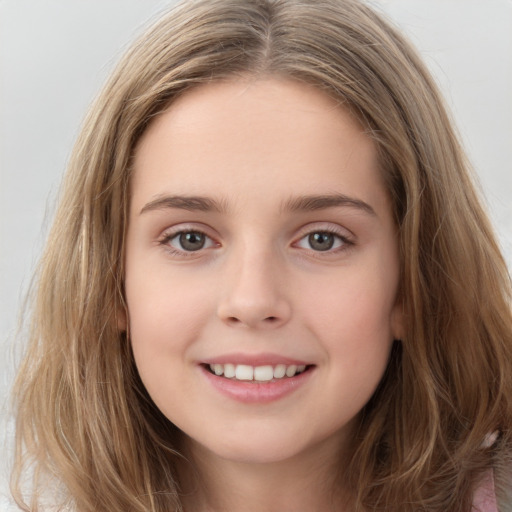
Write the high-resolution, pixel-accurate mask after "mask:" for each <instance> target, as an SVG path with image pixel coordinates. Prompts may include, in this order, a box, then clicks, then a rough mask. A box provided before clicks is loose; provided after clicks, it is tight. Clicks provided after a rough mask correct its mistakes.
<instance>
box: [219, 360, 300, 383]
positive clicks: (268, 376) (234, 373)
mask: <svg viewBox="0 0 512 512" xmlns="http://www.w3.org/2000/svg"><path fill="white" fill-rule="evenodd" d="M305 369H306V365H304V364H302V365H298V366H297V365H295V364H290V365H285V364H278V365H276V366H270V365H266V366H249V365H246V364H237V365H234V364H217V363H216V364H211V365H210V370H211V371H212V372H213V373H214V374H215V375H217V376H219V377H220V376H224V377H226V378H227V379H233V378H235V379H237V380H254V381H258V382H268V381H270V380H272V379H282V378H284V377H285V376H286V377H293V376H295V375H297V374H299V373H302V372H303V371H304V370H305Z"/></svg>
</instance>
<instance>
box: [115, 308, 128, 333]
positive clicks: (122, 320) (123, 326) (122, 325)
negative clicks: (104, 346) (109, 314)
mask: <svg viewBox="0 0 512 512" xmlns="http://www.w3.org/2000/svg"><path fill="white" fill-rule="evenodd" d="M115 321H116V324H117V330H118V331H120V332H126V331H127V330H128V312H127V311H126V307H125V306H122V305H121V306H119V307H118V308H117V309H116V318H115Z"/></svg>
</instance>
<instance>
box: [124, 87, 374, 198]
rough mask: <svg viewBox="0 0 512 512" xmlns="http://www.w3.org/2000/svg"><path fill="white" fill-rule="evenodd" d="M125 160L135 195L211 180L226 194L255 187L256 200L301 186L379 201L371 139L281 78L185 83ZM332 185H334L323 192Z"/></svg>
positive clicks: (314, 95) (192, 187) (201, 188)
mask: <svg viewBox="0 0 512 512" xmlns="http://www.w3.org/2000/svg"><path fill="white" fill-rule="evenodd" d="M134 163H135V165H134V170H135V175H134V177H133V183H132V195H133V199H134V201H136V202H137V201H139V200H148V199H150V197H151V196H155V195H158V194H163V193H173V194H200V195H204V194H205V192H209V191H212V190H216V187H217V191H218V192H220V193H223V194H226V195H231V196H232V197H234V196H236V195H237V194H240V195H241V196H244V195H251V190H252V191H253V192H255V191H256V190H258V191H259V192H261V193H262V194H263V195H264V197H262V200H263V199H270V198H271V197H272V196H273V195H274V194H279V193H280V191H281V192H282V191H283V190H286V191H287V193H289V194H290V195H293V194H294V193H297V194H299V193H304V191H305V190H307V192H308V193H311V194H315V193H318V194H325V193H330V192H332V193H335V192H341V193H346V192H350V193H352V194H356V195H361V194H363V195H365V196H366V197H365V198H364V199H365V200H372V201H382V196H383V189H384V186H383V180H382V178H381V173H380V169H379V162H378V157H377V151H376V147H375V144H374V142H373V141H372V140H371V138H370V137H368V136H367V135H366V134H365V133H364V131H363V129H362V128H361V125H360V123H359V122H358V120H357V119H356V118H355V117H354V116H353V114H351V113H350V111H349V110H348V109H347V108H346V107H344V106H343V105H341V104H340V103H338V102H336V101H335V100H334V99H332V98H331V97H329V96H328V95H327V94H325V93H323V92H322V91H320V90H319V89H317V88H314V87H312V86H310V85H306V84H303V83H299V82H295V81H291V80H277V79H269V80H254V81H248V80H233V81H228V82H216V83H212V84H208V85H204V86H200V87H197V88H194V89H192V90H191V91H189V92H187V93H185V94H184V95H183V96H181V97H180V98H179V99H177V100H176V101H175V102H174V103H173V104H172V105H171V106H170V107H169V108H168V109H167V110H166V111H165V112H164V113H162V114H161V115H159V116H158V117H157V118H156V119H155V120H154V121H153V123H152V124H151V125H150V127H149V128H148V130H147V131H146V132H145V134H144V135H143V137H142V138H141V140H140V141H139V144H138V146H137V148H136V153H135V161H134ZM219 182H220V183H221V184H222V187H221V189H222V190H218V183H219ZM338 185H340V186H341V187H342V188H343V189H344V190H333V189H334V188H336V187H338ZM164 189H165V190H164ZM139 196H140V197H139ZM142 196H144V197H142ZM377 196H378V197H377ZM276 199H277V198H276Z"/></svg>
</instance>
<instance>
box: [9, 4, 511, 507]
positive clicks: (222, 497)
mask: <svg viewBox="0 0 512 512" xmlns="http://www.w3.org/2000/svg"><path fill="white" fill-rule="evenodd" d="M467 167H468V165H467V163H466V161H465V159H464V156H463V154H462V151H461V149H460V146H459V144H458V142H457V139H456V137H455V135H454V133H453V131H452V128H451V126H450V123H449V120H448V117H447V115H446V112H445V110H444V108H443V105H442V101H441V99H440V97H439V95H438V93H437V91H436V88H435V86H434V84H433V82H432V79H431V78H430V77H429V75H428V73H427V72H426V71H425V68H424V66H423V65H422V63H421V62H420V61H419V59H418V57H417V56H416V54H415V53H414V51H413V50H412V49H411V48H410V46H409V45H408V44H407V43H406V42H405V41H404V40H403V38H402V37H401V36H400V35H399V34H397V33H396V31H395V30H394V29H393V28H392V27H391V26H389V24H387V23H386V22H385V21H383V20H382V19H381V18H380V17H379V16H377V15H376V14H375V13H374V12H373V11H372V10H371V9H369V8H368V7H367V6H366V5H365V4H363V3H360V2H359V1H356V0H326V1H322V2H318V1H313V0H311V1H307V0H303V1H299V0H247V1H244V2H240V1H237V0H199V1H189V2H184V3H182V4H181V5H179V6H178V7H176V8H175V9H173V10H172V11H171V12H169V14H168V15H166V16H165V17H164V18H162V19H161V20H160V21H159V22H158V23H157V24H156V25H155V26H154V27H153V28H152V29H151V30H150V31H149V32H148V33H147V34H145V35H144V36H143V37H142V38H141V39H140V40H139V41H138V42H137V43H136V44H135V45H134V46H133V48H132V49H131V50H130V51H129V52H128V54H127V55H126V57H125V58H124V60H123V61H122V62H121V63H120V65H119V67H118V69H117V70H116V72H115V73H114V74H113V76H112V78H111V79H110V81H109V82H108V84H107V85H106V87H105V89H104V91H103V92H102V94H101V95H100V97H99V98H98V100H97V102H96V104H95V105H94V107H93V108H92V110H91V112H90V114H89V116H88V118H87V120H86V123H85V126H84V128H83V132H82V135H81V137H80V138H79V140H78V142H77V146H76V149H75V152H74V155H73V158H72V160H71V163H70V169H69V172H68V174H67V177H66V180H65V184H64V189H63V193H62V197H61V201H60V207H59V209H58V212H57V215H56V219H55V224H54V228H53V230H52V232H51V235H50V238H49V241H48V245H47V249H46V252H45V254H44V256H43V259H42V263H41V267H40V272H39V280H38V287H37V295H36V297H35V303H34V308H33V311H32V323H31V343H30V346H29V349H28V352H27V355H26V358H25V360H24V363H23V365H22V367H21V369H20V373H19V377H18V380H17V385H16V400H17V464H16V468H15V472H14V475H13V490H14V495H15V497H16V499H17V501H18V503H19V505H20V507H21V508H22V509H23V510H40V508H38V507H41V506H43V504H44V503H46V502H47V501H48V500H50V501H51V502H52V503H53V507H57V509H58V510H61V509H71V510H77V511H79V512H88V511H91V512H92V511H96V512H98V511H112V510H120V511H121V510H123V511H148V510H149V511H152V512H156V511H169V510H184V511H186V512H190V511H220V510H222V511H224V510H234V511H251V510H258V511H261V510H268V511H271V510H281V511H282V510H284V511H293V512H297V511H301V510H307V511H314V510H318V511H327V510H336V511H347V512H348V511H350V512H352V511H361V512H363V511H371V510H386V511H388V510H393V511H404V512H405V511H438V512H441V511H443V512H445V511H450V512H456V511H457V512H470V511H471V510H480V511H481V512H484V511H496V510H501V511H506V510H510V509H511V507H510V501H508V500H509V498H507V494H506V493H507V491H509V490H510V476H511V475H510V467H511V466H510V464H511V454H512V433H511V431H510V428H509V426H510V424H511V420H512V372H511V368H512V321H511V312H510V279H509V276H508V274H507V270H506V267H505V264H504V262H503V259H502V257H501V255H500V253H499V250H498V247H497V245H496V242H495V240H494V235H493V233H492V230H491V228H490V226H489V223H488V221H487V218H486V215H485V214H484V212H483V210H482V207H481V205H480V202H479V200H478V198H477V195H476V193H475V191H474V188H473V186H472V184H471V180H470V178H469V174H468V170H467ZM29 465H32V476H33V478H32V483H31V485H30V486H29V489H28V495H29V497H28V498H26V496H27V494H25V498H26V499H24V494H23V489H22V488H21V487H22V486H21V483H22V476H23V475H24V472H25V471H26V470H27V469H28V468H27V466H29ZM25 491H26V492H27V490H25ZM497 498H498V501H499V506H498V503H497V501H496V500H497ZM53 509H55V508H52V510H53Z"/></svg>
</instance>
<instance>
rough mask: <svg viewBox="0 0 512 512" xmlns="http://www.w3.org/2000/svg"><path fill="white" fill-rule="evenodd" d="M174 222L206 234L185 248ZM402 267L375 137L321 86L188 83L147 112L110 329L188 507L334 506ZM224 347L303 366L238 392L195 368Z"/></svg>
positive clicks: (383, 356) (395, 332)
mask: <svg viewBox="0 0 512 512" xmlns="http://www.w3.org/2000/svg"><path fill="white" fill-rule="evenodd" d="M176 196H180V197H190V196H200V197H201V198H206V199H207V201H206V202H205V201H203V203H201V208H200V209H196V208H195V206H197V203H194V204H190V201H189V202H188V203H187V202H186V201H185V204H186V208H183V207H182V206H183V205H184V202H183V201H181V203H179V204H178V202H177V200H175V199H173V200H169V199H168V198H169V197H176ZM304 196H315V197H316V196H321V197H322V198H324V200H322V201H320V200H317V201H316V203H314V205H315V208H312V207H311V205H312V204H313V203H312V202H311V201H310V202H309V203H307V202H305V201H302V202H301V201H300V198H302V197H304ZM325 196H328V197H329V198H330V199H329V200H327V201H326V200H325ZM334 196H336V199H335V200H333V199H332V198H333V197H334ZM341 196H342V198H344V199H343V200H342V201H340V197H341ZM166 198H167V199H166ZM347 198H349V200H347ZM317 199H318V198H317ZM212 203H213V205H212ZM194 205H195V206H194ZM185 232H188V233H190V232H202V233H204V234H205V235H206V236H205V238H204V241H205V242H204V246H203V247H202V248H200V249H199V250H194V251H191V250H188V251H187V250H185V248H184V247H183V245H182V244H180V240H182V239H180V235H179V234H180V233H185ZM330 232H334V235H330V234H329V233H330ZM311 233H317V234H320V236H327V237H328V240H330V241H332V242H333V246H332V248H330V249H328V250H323V251H322V250H318V246H313V245H312V243H311V238H310V237H309V235H310V234H311ZM325 233H327V235H325ZM329 237H332V238H329ZM194 247H196V246H194ZM398 279H399V260H398V244H397V234H396V226H395V225H394V222H393V216H392V211H391V205H390V201H389V198H388V195H387V193H386V190H385V187H384V184H383V180H382V177H381V175H380V170H379V164H378V159H377V152H376V148H375V145H374V143H373V142H372V141H371V139H370V138H369V137H368V136H367V135H365V134H364V133H363V131H362V129H361V127H360V125H359V124H358V122H357V121H356V120H355V119H354V118H353V117H352V116H351V115H350V114H349V112H348V111H347V110H346V109H344V108H343V107H342V106H339V105H337V104H336V103H335V102H334V101H333V100H332V99H330V98H329V97H327V96H326V95H325V94H324V93H322V92H320V91H318V90H317V89H315V88H312V87H310V86H307V85H304V84H300V83H296V82H293V81H287V80H280V79H272V78H271V79H262V80H252V81H250V80H241V79H238V80H233V81H228V82H222V83H213V84H208V85H205V86H201V87H198V88H195V89H193V90H191V91H189V92H188V93H186V94H185V95H184V96H182V97H180V98H179V99H178V100H177V101H176V102H174V103H173V104H172V105H171V107H170V108H169V109H168V110H167V111H165V112H164V113H163V114H161V115H160V116H159V117H158V118H156V119H155V120H154V122H153V123H152V124H151V125H150V127H149V128H148V130H147V131H146V133H145V134H144V135H143V137H142V139H141V141H140V143H139V145H138V147H137V151H136V155H135V161H134V176H133V181H132V198H131V206H130V218H129V227H128V233H127V246H126V300H127V306H128V315H127V318H125V319H124V320H123V321H122V322H121V324H122V325H120V328H127V329H128V331H129V336H130V339H131V342H132V345H133V351H134V356H135V361H136V364H137V367H138V370H139V373H140V375H141V378H142V381H143V382H144V385H145V386H146V388H147V390H148V392H149V394H150V395H151V397H152V399H153V400H154V402H155V404H156V405H157V406H158V407H159V408H160V410H161V411H162V412H163V413H164V414H165V415H166V416H167V417H168V418H169V419H170V420H171V421H172V422H174V423H175V424H176V425H177V426H178V427H179V428H180V429H181V430H182V431H183V432H184V435H183V439H182V445H183V447H182V449H183V451H184V452H185V453H186V455H187V457H188V459H189V460H191V462H192V463H191V465H190V466H186V467H183V468H182V469H183V475H186V477H184V480H185V482H184V486H185V488H186V489H189V491H190V493H189V495H188V497H187V498H185V506H186V510H238V511H249V510H259V511H261V510H267V511H271V510H280V511H288V510H289V511H292V510H293V511H294V512H297V511H300V510H308V511H314V510H322V511H326V510H330V509H331V507H332V509H336V510H343V505H342V502H344V500H345V499H346V497H347V496H346V495H344V493H343V489H342V486H341V487H340V486H339V482H338V483H337V484H336V485H335V484H334V478H335V468H337V467H339V466H340V461H343V460H344V457H347V455H348V450H349V448H350V440H351V436H352V434H353V428H354V425H355V422H356V421H357V418H358V413H359V412H360V411H361V408H362V407H363V406H364V405H365V404H366V402H367V401H368V400H369V398H370V397H371V396H372V394H373V392H374V391H375V388H376V386H377V385H378V383H379V381H380V379H381V377H382V375H383V372H384V370H385V368H386V365H387V362H388V358H389V353H390V349H391V345H392V340H393V339H396V338H400V336H401V332H402V317H401V308H400V305H399V304H397V301H396V295H397V287H398ZM233 353H236V354H244V355H249V356H253V355H258V354H261V353H267V354H268V353H271V354H277V355H279V356H283V357H290V358H295V359H299V360H301V361H305V362H307V363H308V364H309V365H311V366H310V368H311V370H309V371H310V374H309V375H308V378H307V380H306V381H305V383H303V384H302V385H300V386H298V387H297V389H295V390H294V391H293V392H292V393H289V394H287V395H286V396H284V397H282V398H280V399H278V400H274V401H271V402H269V403H242V402H240V401H237V400H234V399H232V398H229V397H226V396H224V395H223V394H221V393H219V391H218V390H217V389H216V388H215V387H213V386H212V385H211V384H210V382H208V380H207V379H205V376H204V368H203V367H202V366H201V363H202V362H204V361H205V360H207V359H209V358H214V357H218V356H224V355H225V354H233ZM191 468H193V470H192V469H191ZM192 474H193V475H194V476H192ZM334 489H337V491H336V492H334ZM329 491H333V492H332V493H331V492H329Z"/></svg>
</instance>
